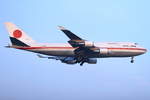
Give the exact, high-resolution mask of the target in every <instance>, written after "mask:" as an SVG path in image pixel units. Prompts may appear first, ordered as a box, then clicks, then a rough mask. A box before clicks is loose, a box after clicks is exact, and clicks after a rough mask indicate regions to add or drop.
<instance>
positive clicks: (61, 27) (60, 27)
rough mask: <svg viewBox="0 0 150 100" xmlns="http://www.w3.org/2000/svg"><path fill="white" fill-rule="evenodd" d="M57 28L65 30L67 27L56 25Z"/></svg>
mask: <svg viewBox="0 0 150 100" xmlns="http://www.w3.org/2000/svg"><path fill="white" fill-rule="evenodd" d="M58 28H59V29H60V30H67V29H65V27H63V26H58Z"/></svg>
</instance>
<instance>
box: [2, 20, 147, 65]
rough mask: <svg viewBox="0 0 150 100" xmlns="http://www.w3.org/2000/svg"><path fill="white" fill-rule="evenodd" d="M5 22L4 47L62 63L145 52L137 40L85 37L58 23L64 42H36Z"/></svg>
mask: <svg viewBox="0 0 150 100" xmlns="http://www.w3.org/2000/svg"><path fill="white" fill-rule="evenodd" d="M5 25H6V28H7V30H8V32H9V38H10V41H11V45H8V46H6V47H8V48H15V49H20V50H26V51H30V52H34V53H37V56H38V57H40V58H48V59H55V60H60V61H61V62H62V63H66V64H77V63H79V64H80V66H82V65H83V64H84V63H88V64H96V63H97V58H108V57H130V58H131V63H133V62H134V57H135V56H138V55H142V54H144V53H146V52H147V50H146V49H145V48H143V47H141V46H139V45H138V44H137V43H130V42H100V43H94V42H91V41H87V40H85V39H82V38H81V37H79V36H77V35H75V34H74V33H72V32H71V31H70V30H68V29H66V28H64V27H63V26H59V29H60V30H61V31H62V32H63V33H64V34H65V35H66V36H67V37H68V38H69V41H68V43H64V44H63V43H62V44H60V43H57V44H53V43H50V44H45V43H37V42H36V41H34V40H33V39H32V38H31V37H29V36H28V35H27V34H26V33H25V32H24V31H23V30H22V29H20V28H18V27H17V26H16V25H15V24H13V23H11V22H6V23H5Z"/></svg>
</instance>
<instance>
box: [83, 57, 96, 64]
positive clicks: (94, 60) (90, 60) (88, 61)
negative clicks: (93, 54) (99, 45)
mask: <svg viewBox="0 0 150 100" xmlns="http://www.w3.org/2000/svg"><path fill="white" fill-rule="evenodd" d="M86 62H87V63H88V64H96V63H97V59H96V58H88V60H87V61H86Z"/></svg>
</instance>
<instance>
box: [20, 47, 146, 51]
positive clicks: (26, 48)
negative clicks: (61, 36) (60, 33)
mask: <svg viewBox="0 0 150 100" xmlns="http://www.w3.org/2000/svg"><path fill="white" fill-rule="evenodd" d="M99 48H104V49H109V50H143V51H147V50H146V49H144V48H116V47H114V48H109V47H99ZM17 49H23V50H30V49H75V48H73V47H17Z"/></svg>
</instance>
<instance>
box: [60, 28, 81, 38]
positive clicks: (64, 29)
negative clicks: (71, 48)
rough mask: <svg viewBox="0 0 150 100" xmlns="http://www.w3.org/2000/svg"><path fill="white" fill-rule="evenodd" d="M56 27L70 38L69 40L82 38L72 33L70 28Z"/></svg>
mask: <svg viewBox="0 0 150 100" xmlns="http://www.w3.org/2000/svg"><path fill="white" fill-rule="evenodd" d="M58 28H59V29H60V30H61V31H63V32H64V33H65V34H66V35H67V36H68V38H70V40H83V39H82V38H80V37H79V36H77V35H75V34H74V33H72V32H71V31H70V30H68V29H66V28H64V27H63V26H58Z"/></svg>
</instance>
